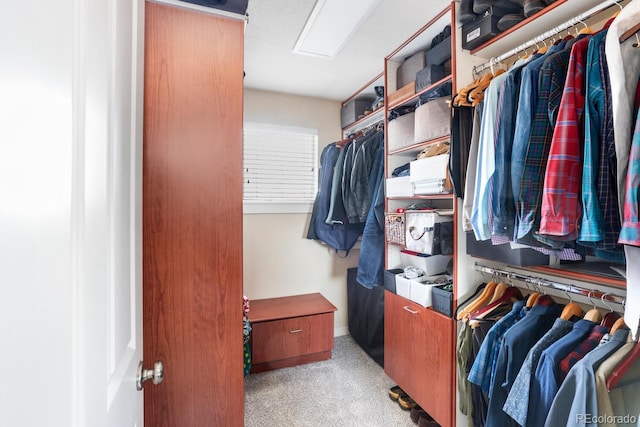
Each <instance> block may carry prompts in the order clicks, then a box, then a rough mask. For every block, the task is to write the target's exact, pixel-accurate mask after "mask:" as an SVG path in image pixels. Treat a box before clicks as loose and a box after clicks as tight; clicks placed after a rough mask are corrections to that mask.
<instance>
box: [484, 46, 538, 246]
mask: <svg viewBox="0 0 640 427" xmlns="http://www.w3.org/2000/svg"><path fill="white" fill-rule="evenodd" d="M538 56H540V55H538ZM532 59H534V58H532ZM525 65H526V62H522V63H521V64H519V65H517V63H516V65H514V66H513V67H511V70H509V72H508V73H507V76H506V77H505V80H504V81H503V82H502V87H501V88H500V99H499V100H498V104H499V109H500V111H501V113H500V115H499V116H498V117H499V120H500V123H499V125H498V134H497V138H496V165H495V171H494V172H493V194H492V197H491V203H490V205H491V213H492V215H493V224H492V227H491V234H492V235H498V236H506V237H509V238H511V237H512V236H513V225H514V221H515V216H516V207H515V201H514V199H513V192H512V190H511V150H512V147H513V136H514V132H515V126H516V115H517V109H516V106H517V105H518V92H519V88H520V77H521V76H522V69H523V68H524V66H525Z"/></svg>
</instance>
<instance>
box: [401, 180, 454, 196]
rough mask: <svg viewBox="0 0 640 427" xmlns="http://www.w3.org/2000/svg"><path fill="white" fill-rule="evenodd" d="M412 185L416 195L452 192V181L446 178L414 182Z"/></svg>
mask: <svg viewBox="0 0 640 427" xmlns="http://www.w3.org/2000/svg"><path fill="white" fill-rule="evenodd" d="M411 186H412V190H413V194H414V195H416V196H422V195H428V194H447V193H451V183H450V182H449V181H447V180H446V179H436V180H429V181H418V182H412V183H411Z"/></svg>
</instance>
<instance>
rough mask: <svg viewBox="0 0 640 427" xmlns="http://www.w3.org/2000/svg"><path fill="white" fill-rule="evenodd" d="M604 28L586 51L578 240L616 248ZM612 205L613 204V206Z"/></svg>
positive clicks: (617, 223)
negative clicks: (583, 139)
mask: <svg viewBox="0 0 640 427" xmlns="http://www.w3.org/2000/svg"><path fill="white" fill-rule="evenodd" d="M606 35H607V30H603V31H601V32H599V33H598V34H596V35H594V36H593V37H592V38H591V41H590V42H589V50H588V53H587V94H586V98H587V102H586V107H585V144H584V168H583V173H582V204H583V212H584V214H583V217H582V227H581V230H580V233H579V236H578V241H579V243H580V244H582V245H585V246H588V247H596V248H598V249H616V243H617V239H618V236H619V232H620V219H619V213H618V208H617V206H618V200H617V189H616V177H615V174H616V173H617V172H616V171H617V168H616V156H615V146H614V144H615V142H614V139H613V114H612V104H611V89H610V84H609V71H608V67H607V62H606V56H605V54H604V49H605V40H606ZM613 205H615V206H613Z"/></svg>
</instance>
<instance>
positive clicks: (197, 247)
mask: <svg viewBox="0 0 640 427" xmlns="http://www.w3.org/2000/svg"><path fill="white" fill-rule="evenodd" d="M145 14H146V18H145V20H146V24H145V25H146V28H145V84H144V90H145V95H144V154H143V159H144V160H143V162H144V165H143V263H144V267H143V268H144V270H143V274H144V278H143V282H144V285H143V292H144V302H143V306H144V355H145V360H146V361H147V364H150V363H153V361H155V360H161V361H163V362H164V364H165V378H164V382H163V383H162V384H160V385H157V386H150V387H145V392H144V393H145V424H146V425H148V426H153V427H158V426H171V427H175V426H181V427H184V426H214V425H219V426H242V425H243V410H244V406H243V405H244V398H243V360H242V356H243V353H242V346H243V342H242V103H243V76H242V71H243V29H244V23H243V22H242V21H238V20H232V19H227V18H222V17H218V16H214V15H211V14H207V13H202V12H196V11H193V10H188V9H183V8H178V7H173V6H167V5H162V4H158V3H153V2H147V3H146V12H145Z"/></svg>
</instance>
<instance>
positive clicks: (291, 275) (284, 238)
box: [243, 89, 359, 335]
mask: <svg viewBox="0 0 640 427" xmlns="http://www.w3.org/2000/svg"><path fill="white" fill-rule="evenodd" d="M244 120H245V122H253V123H267V124H275V125H283V126H298V127H306V128H313V129H318V146H319V147H318V153H320V152H321V151H322V148H323V147H324V146H326V145H327V144H330V143H332V142H334V141H336V140H338V139H340V103H339V102H337V101H330V100H325V99H318V98H308V97H302V96H294V95H287V94H282V93H275V92H265V91H257V90H250V89H245V96H244ZM309 219H310V215H309V214H247V215H244V260H243V262H244V268H243V272H244V293H245V295H246V296H247V297H248V298H249V299H250V300H251V299H260V298H272V297H280V296H286V295H296V294H304V293H312V292H320V293H321V294H322V295H324V296H325V298H327V299H328V300H329V301H331V303H333V305H335V306H336V307H337V308H338V311H337V312H336V315H335V324H334V326H335V330H336V335H344V334H346V333H348V324H347V291H346V282H347V269H348V268H350V267H355V266H357V264H358V254H359V252H358V251H357V250H352V251H351V252H350V254H349V256H348V257H347V258H340V257H338V256H337V255H335V253H333V252H332V251H330V250H329V249H328V248H327V247H325V246H322V245H320V244H319V243H318V242H316V241H312V240H307V239H306V235H307V228H308V226H309Z"/></svg>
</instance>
